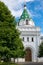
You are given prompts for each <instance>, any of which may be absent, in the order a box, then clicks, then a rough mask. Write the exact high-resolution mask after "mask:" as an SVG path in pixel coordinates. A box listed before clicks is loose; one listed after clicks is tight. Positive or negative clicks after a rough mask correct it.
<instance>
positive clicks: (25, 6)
mask: <svg viewBox="0 0 43 65" xmlns="http://www.w3.org/2000/svg"><path fill="white" fill-rule="evenodd" d="M24 8H26V1H25V0H24Z"/></svg>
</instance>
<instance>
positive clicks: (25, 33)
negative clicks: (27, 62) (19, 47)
mask: <svg viewBox="0 0 43 65" xmlns="http://www.w3.org/2000/svg"><path fill="white" fill-rule="evenodd" d="M24 22H25V21H24ZM24 22H23V21H22V22H20V25H19V26H17V28H18V29H19V30H20V32H21V35H20V37H21V38H22V39H23V37H24V41H22V42H23V45H24V48H25V49H26V48H30V49H31V51H32V61H33V62H37V61H38V58H37V54H38V46H39V43H40V28H39V27H35V26H32V27H31V26H29V25H25V23H24ZM27 37H29V41H27ZM32 37H33V39H34V42H32Z"/></svg>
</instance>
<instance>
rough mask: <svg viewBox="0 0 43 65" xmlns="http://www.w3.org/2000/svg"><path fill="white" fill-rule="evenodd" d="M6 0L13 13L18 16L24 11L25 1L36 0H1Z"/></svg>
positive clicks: (3, 0)
mask: <svg viewBox="0 0 43 65" xmlns="http://www.w3.org/2000/svg"><path fill="white" fill-rule="evenodd" d="M0 1H2V2H4V3H5V4H6V5H7V6H8V8H9V9H10V10H11V12H12V14H13V15H14V16H16V17H18V16H20V15H21V13H22V9H23V7H22V4H23V3H24V1H25V2H29V1H34V0H0Z"/></svg>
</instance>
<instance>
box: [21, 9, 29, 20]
mask: <svg viewBox="0 0 43 65" xmlns="http://www.w3.org/2000/svg"><path fill="white" fill-rule="evenodd" d="M21 19H23V20H25V19H28V20H30V15H29V14H28V12H27V10H26V9H24V11H23V13H22V15H21V17H20V20H21Z"/></svg>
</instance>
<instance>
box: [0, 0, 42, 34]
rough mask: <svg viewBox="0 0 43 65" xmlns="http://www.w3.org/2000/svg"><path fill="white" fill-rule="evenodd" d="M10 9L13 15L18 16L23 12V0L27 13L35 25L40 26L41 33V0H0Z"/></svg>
mask: <svg viewBox="0 0 43 65" xmlns="http://www.w3.org/2000/svg"><path fill="white" fill-rule="evenodd" d="M0 1H3V2H4V3H5V4H6V5H7V6H8V8H9V9H10V11H11V13H12V15H13V16H15V17H16V18H18V17H20V16H21V14H22V12H23V5H24V1H25V2H26V6H27V10H28V13H29V14H30V16H31V18H32V19H33V21H34V22H35V25H36V26H39V27H41V33H42V34H43V0H0Z"/></svg>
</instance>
